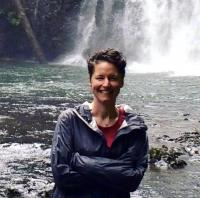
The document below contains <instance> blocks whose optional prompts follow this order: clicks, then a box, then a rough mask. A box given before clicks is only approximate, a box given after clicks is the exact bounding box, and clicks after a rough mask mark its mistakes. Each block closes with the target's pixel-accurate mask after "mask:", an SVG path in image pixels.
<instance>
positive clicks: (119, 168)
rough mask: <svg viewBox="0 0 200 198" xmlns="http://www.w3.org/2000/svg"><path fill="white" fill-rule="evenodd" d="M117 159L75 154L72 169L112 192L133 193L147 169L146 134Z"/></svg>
mask: <svg viewBox="0 0 200 198" xmlns="http://www.w3.org/2000/svg"><path fill="white" fill-rule="evenodd" d="M141 133H142V135H140V138H138V139H137V142H135V143H134V144H133V145H131V146H130V148H129V149H128V151H127V152H126V153H124V154H123V155H122V156H121V157H119V158H118V159H109V158H104V157H88V156H83V155H79V153H76V154H75V155H74V156H73V162H72V164H73V167H74V170H76V171H77V172H79V173H81V174H83V175H85V176H87V177H88V178H90V179H92V180H95V181H97V182H98V183H99V184H100V185H102V186H105V187H108V188H110V189H114V190H120V191H129V192H131V191H135V190H136V189H137V188H138V186H139V184H140V182H141V180H142V178H143V175H144V172H145V170H146V168H147V163H148V158H147V152H148V139H147V136H146V132H144V131H141Z"/></svg>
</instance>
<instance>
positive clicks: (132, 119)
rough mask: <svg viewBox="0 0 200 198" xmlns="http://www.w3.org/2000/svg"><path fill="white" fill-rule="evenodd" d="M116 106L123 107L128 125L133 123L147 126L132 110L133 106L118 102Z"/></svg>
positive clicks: (143, 126)
mask: <svg viewBox="0 0 200 198" xmlns="http://www.w3.org/2000/svg"><path fill="white" fill-rule="evenodd" d="M117 106H118V107H121V108H123V109H124V112H125V119H126V122H127V124H128V125H135V126H140V127H142V128H147V126H146V124H145V122H144V119H143V118H142V117H141V115H140V114H138V113H136V112H135V111H134V110H133V108H131V107H130V106H129V105H127V104H120V105H117Z"/></svg>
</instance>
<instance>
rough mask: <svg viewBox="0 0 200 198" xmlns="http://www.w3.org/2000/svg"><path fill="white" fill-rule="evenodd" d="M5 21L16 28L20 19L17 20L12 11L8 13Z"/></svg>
mask: <svg viewBox="0 0 200 198" xmlns="http://www.w3.org/2000/svg"><path fill="white" fill-rule="evenodd" d="M7 19H8V21H9V23H10V24H11V25H13V26H18V25H19V24H20V22H21V18H19V17H18V16H17V14H16V13H15V12H12V11H10V12H8V14H7Z"/></svg>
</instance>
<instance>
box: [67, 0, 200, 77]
mask: <svg viewBox="0 0 200 198" xmlns="http://www.w3.org/2000/svg"><path fill="white" fill-rule="evenodd" d="M99 5H101V6H99ZM74 39H75V40H76V42H75V43H76V46H75V48H74V50H73V51H72V52H71V54H68V55H67V56H66V58H65V60H64V61H63V63H64V64H73V65H74V64H75V65H76V64H78V65H83V64H84V65H85V58H84V57H87V55H88V54H90V53H92V52H93V51H95V50H96V49H102V48H107V47H113V48H117V49H119V50H121V51H123V52H124V53H125V55H126V57H127V60H128V70H129V72H170V71H171V72H174V73H175V74H176V75H200V1H199V0H183V1H181V2H180V1H177V0H162V1H161V0H126V1H125V0H120V1H119V0H94V1H89V0H84V1H83V3H82V7H81V11H80V15H79V23H78V31H77V36H76V37H75V38H74Z"/></svg>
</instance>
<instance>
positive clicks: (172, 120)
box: [0, 63, 200, 198]
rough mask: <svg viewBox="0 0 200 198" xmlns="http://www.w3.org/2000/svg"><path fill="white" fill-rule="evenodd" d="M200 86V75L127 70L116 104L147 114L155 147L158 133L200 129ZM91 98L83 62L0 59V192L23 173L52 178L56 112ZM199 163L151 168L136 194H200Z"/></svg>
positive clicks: (194, 159) (193, 160)
mask: <svg viewBox="0 0 200 198" xmlns="http://www.w3.org/2000/svg"><path fill="white" fill-rule="evenodd" d="M199 85H200V77H170V76H169V75H168V74H164V73H163V74H131V73H128V74H127V76H126V80H125V86H124V88H123V89H122V90H121V93H120V95H119V98H118V103H126V104H129V105H130V106H131V107H132V108H133V109H134V110H135V111H136V112H137V113H139V114H140V115H141V116H142V117H143V118H144V119H145V121H146V123H147V125H148V127H149V131H148V132H149V137H150V144H151V146H152V145H154V146H155V145H158V144H162V142H158V141H157V139H156V138H157V137H159V136H160V135H164V134H167V135H169V136H170V137H174V136H178V135H179V134H181V133H182V132H187V131H193V130H194V129H200V118H199V115H200V86H199ZM91 98H92V96H91V93H90V89H89V81H88V75H87V71H86V68H84V67H76V66H58V65H34V64H31V65H30V64H29V65H28V64H18V65H17V64H3V63H1V64H0V146H1V149H0V161H1V162H0V169H1V167H2V169H1V170H0V174H1V176H0V187H1V190H0V197H1V196H2V197H3V196H4V191H5V189H6V188H7V185H12V186H15V185H19V183H20V182H19V181H18V180H17V179H18V178H19V177H20V178H26V177H29V178H30V177H33V178H37V179H38V180H39V179H41V180H42V179H43V180H45V179H46V178H47V179H46V180H47V181H48V182H49V183H50V182H51V181H52V176H51V171H50V168H49V166H50V164H49V152H50V145H51V138H52V135H53V130H54V127H55V123H56V120H57V116H58V115H59V113H60V112H61V111H63V110H64V109H65V108H67V107H69V106H70V107H71V106H74V105H76V104H79V103H83V102H84V101H86V100H87V101H90V100H91ZM184 114H188V116H187V119H185V116H184ZM22 143H23V144H22ZM38 145H40V146H41V145H42V147H44V148H43V149H44V150H41V149H40V146H38ZM27 148H28V149H27ZM29 150H30V151H29ZM7 156H8V157H7ZM41 158H42V159H41ZM44 159H45V161H43V160H44ZM24 162H26V163H24ZM31 162H34V163H33V164H31ZM199 165H200V157H199V156H193V157H190V158H188V166H186V168H185V169H181V170H165V171H150V170H149V171H147V174H146V176H145V178H144V180H143V182H142V185H141V187H140V189H139V190H138V191H136V192H135V193H134V194H133V195H132V196H133V197H137V198H140V197H141V198H145V197H146V198H154V197H156V198H157V197H158V198H159V197H161V198H165V197H184V198H188V197H191V198H195V197H196V198H197V197H199V194H200V172H199ZM19 167H21V168H19ZM36 170H37V171H36ZM41 173H42V174H41ZM45 177H46V178H45ZM16 181H18V183H17V182H16ZM30 182H31V181H30ZM43 183H45V182H43ZM20 188H21V189H22V191H24V193H25V192H26V188H25V187H23V186H22V185H21V186H20ZM31 196H32V197H33V195H30V197H31ZM26 197H28V195H27V196H26ZM34 197H37V196H36V195H34Z"/></svg>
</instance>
